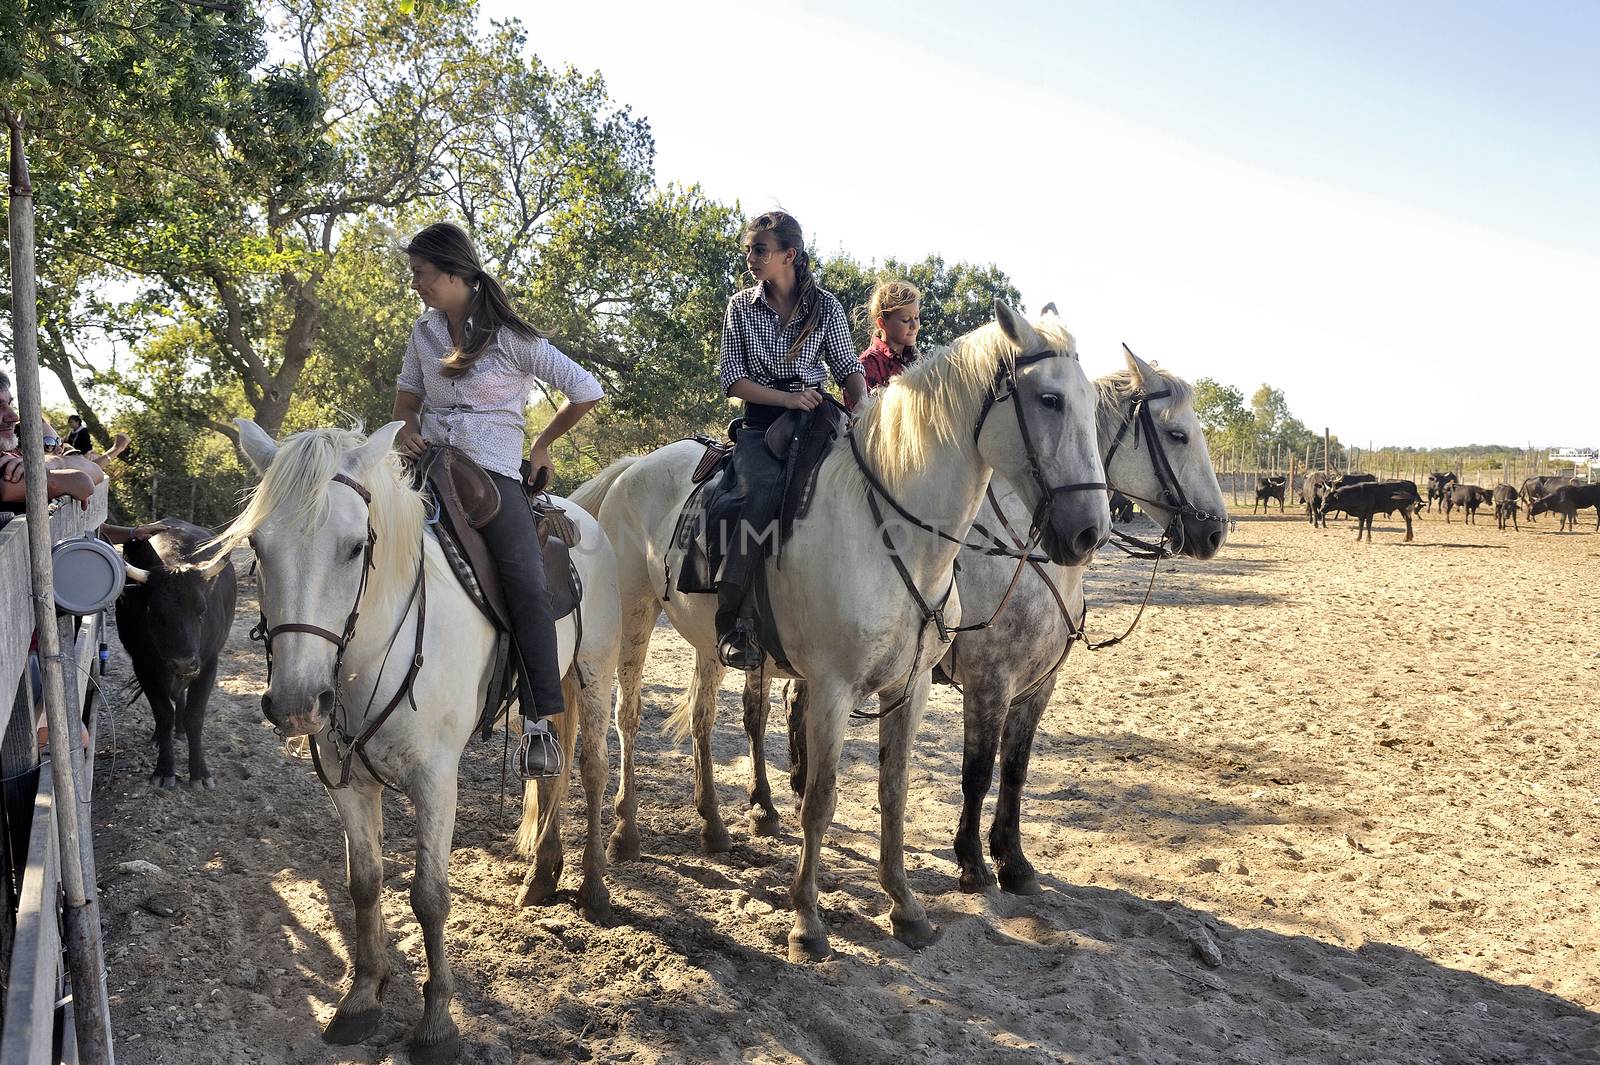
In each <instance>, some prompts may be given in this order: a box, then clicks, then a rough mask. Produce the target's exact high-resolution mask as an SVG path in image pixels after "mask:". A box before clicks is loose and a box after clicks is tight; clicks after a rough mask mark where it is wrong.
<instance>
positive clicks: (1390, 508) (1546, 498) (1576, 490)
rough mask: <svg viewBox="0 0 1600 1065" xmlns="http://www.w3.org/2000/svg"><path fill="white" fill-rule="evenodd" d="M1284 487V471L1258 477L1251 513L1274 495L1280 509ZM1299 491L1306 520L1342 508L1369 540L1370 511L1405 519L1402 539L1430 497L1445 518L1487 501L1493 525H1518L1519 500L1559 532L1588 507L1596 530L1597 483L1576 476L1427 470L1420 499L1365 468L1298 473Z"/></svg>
mask: <svg viewBox="0 0 1600 1065" xmlns="http://www.w3.org/2000/svg"><path fill="white" fill-rule="evenodd" d="M1288 490H1289V479H1288V478H1287V477H1282V476H1272V477H1258V478H1257V479H1256V502H1255V506H1254V507H1251V513H1252V514H1253V513H1255V511H1256V509H1257V508H1259V509H1260V510H1261V511H1262V512H1263V513H1264V512H1265V511H1266V509H1267V506H1268V504H1269V503H1271V501H1272V500H1274V499H1276V500H1277V501H1278V509H1279V510H1280V511H1281V510H1283V509H1284V496H1285V495H1287V493H1288ZM1299 491H1300V502H1301V504H1303V505H1304V506H1305V508H1306V519H1307V520H1308V521H1310V522H1311V524H1313V525H1325V524H1326V522H1327V518H1328V515H1329V514H1332V513H1342V514H1346V515H1348V516H1350V517H1352V518H1355V519H1356V539H1357V540H1359V539H1361V537H1362V534H1363V533H1365V534H1366V538H1367V540H1368V541H1369V542H1370V541H1371V540H1372V519H1373V516H1374V515H1376V514H1382V515H1384V516H1385V517H1388V516H1390V515H1392V514H1395V513H1398V514H1399V515H1400V516H1401V517H1402V518H1404V519H1405V523H1406V539H1407V540H1410V539H1411V538H1412V529H1411V518H1412V515H1414V514H1420V513H1422V510H1423V507H1424V505H1426V507H1427V509H1428V510H1432V509H1433V504H1434V501H1435V500H1437V501H1438V503H1439V506H1440V509H1442V510H1443V511H1444V520H1445V521H1446V522H1449V520H1450V515H1451V513H1452V512H1453V511H1454V510H1456V508H1458V507H1459V508H1461V510H1463V511H1464V512H1465V518H1464V520H1466V521H1468V522H1471V523H1474V524H1476V522H1477V520H1478V508H1479V507H1493V508H1494V519H1495V524H1496V525H1498V526H1499V527H1500V528H1501V529H1504V528H1505V527H1506V525H1507V524H1509V525H1511V527H1512V528H1514V529H1517V530H1519V531H1520V530H1521V528H1522V526H1521V525H1519V524H1518V523H1517V516H1518V513H1519V512H1520V511H1521V508H1522V506H1523V505H1524V504H1526V505H1527V508H1528V509H1527V518H1528V521H1529V522H1532V521H1533V520H1534V518H1536V517H1538V516H1539V515H1540V514H1545V513H1554V514H1557V515H1559V516H1560V518H1561V531H1563V532H1565V531H1566V529H1567V526H1569V525H1571V526H1572V527H1573V528H1577V525H1578V511H1580V510H1583V509H1586V508H1589V507H1593V508H1594V509H1595V529H1596V531H1600V484H1588V483H1586V482H1584V481H1583V480H1581V479H1579V478H1577V477H1529V478H1528V479H1527V480H1525V481H1523V482H1522V487H1521V488H1520V489H1519V488H1517V487H1516V486H1515V485H1510V484H1499V485H1496V486H1495V487H1494V488H1480V487H1478V486H1477V485H1475V484H1462V483H1461V479H1460V478H1459V477H1457V476H1456V475H1455V474H1453V473H1430V474H1429V475H1428V494H1427V496H1426V504H1424V497H1423V496H1422V495H1421V494H1420V493H1418V491H1417V484H1416V482H1415V481H1380V480H1378V479H1377V478H1376V477H1375V476H1373V475H1372V474H1370V473H1345V474H1332V473H1322V472H1316V473H1309V474H1307V475H1306V476H1305V477H1304V478H1302V479H1301V481H1300V485H1299Z"/></svg>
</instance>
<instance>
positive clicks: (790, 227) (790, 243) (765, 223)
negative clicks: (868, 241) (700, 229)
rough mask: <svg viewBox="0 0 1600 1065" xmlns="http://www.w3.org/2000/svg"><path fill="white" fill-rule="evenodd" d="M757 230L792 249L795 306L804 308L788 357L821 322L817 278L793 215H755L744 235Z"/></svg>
mask: <svg viewBox="0 0 1600 1065" xmlns="http://www.w3.org/2000/svg"><path fill="white" fill-rule="evenodd" d="M761 233H771V234H772V235H773V236H774V237H776V238H777V241H778V246H779V247H780V248H782V249H783V250H784V251H788V250H789V249H790V248H794V249H796V255H795V257H794V291H795V306H796V307H805V306H806V302H807V301H808V300H809V301H810V304H811V305H810V307H809V308H807V310H806V316H805V320H804V321H802V322H801V323H800V335H799V336H797V337H795V340H794V343H793V344H791V345H790V346H789V355H790V356H791V357H792V356H794V355H795V353H797V352H798V351H800V349H801V348H802V347H804V346H805V342H806V340H807V339H808V338H809V337H810V336H811V334H812V333H815V332H816V331H817V326H818V325H820V324H821V322H822V301H821V300H820V299H818V298H817V279H816V276H815V275H814V274H813V273H812V271H811V256H810V255H809V254H808V253H807V252H806V241H805V236H804V235H803V234H802V233H801V231H800V223H799V222H797V221H795V218H794V215H792V214H790V213H789V212H788V211H768V212H766V213H765V214H759V215H756V216H755V217H754V218H752V219H751V220H750V224H749V225H747V226H745V227H744V235H745V237H746V238H749V237H753V236H756V235H757V234H761Z"/></svg>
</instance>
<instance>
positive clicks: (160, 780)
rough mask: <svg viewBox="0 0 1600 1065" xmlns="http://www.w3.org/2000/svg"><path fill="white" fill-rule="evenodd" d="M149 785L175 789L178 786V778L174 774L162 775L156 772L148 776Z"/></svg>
mask: <svg viewBox="0 0 1600 1065" xmlns="http://www.w3.org/2000/svg"><path fill="white" fill-rule="evenodd" d="M150 783H152V784H154V785H156V786H157V787H162V788H175V787H177V786H178V777H177V775H176V774H174V773H163V772H162V771H161V770H159V769H158V770H156V771H155V772H154V773H151V774H150Z"/></svg>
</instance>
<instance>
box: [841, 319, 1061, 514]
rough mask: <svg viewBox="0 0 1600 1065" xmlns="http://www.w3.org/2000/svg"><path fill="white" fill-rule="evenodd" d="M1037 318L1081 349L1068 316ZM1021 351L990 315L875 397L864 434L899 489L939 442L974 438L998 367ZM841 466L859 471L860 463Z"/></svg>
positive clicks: (863, 411) (864, 414)
mask: <svg viewBox="0 0 1600 1065" xmlns="http://www.w3.org/2000/svg"><path fill="white" fill-rule="evenodd" d="M1032 325H1033V328H1034V329H1035V330H1036V331H1037V332H1038V333H1039V335H1040V337H1041V338H1043V339H1044V340H1045V342H1047V343H1048V344H1049V345H1050V347H1051V348H1052V349H1053V350H1055V351H1058V352H1060V353H1062V354H1064V355H1071V356H1073V357H1076V355H1077V344H1076V342H1075V341H1074V340H1073V339H1072V334H1071V333H1069V332H1067V330H1066V328H1065V327H1064V326H1062V325H1061V323H1060V319H1058V318H1055V317H1046V318H1043V319H1041V320H1040V321H1036V322H1034V323H1032ZM1016 358H1017V350H1016V346H1015V345H1014V344H1013V343H1012V342H1011V340H1010V339H1009V338H1008V337H1007V336H1006V335H1005V333H1004V332H1003V331H1002V330H1001V328H1000V326H999V324H998V323H995V322H990V323H989V324H987V325H984V326H980V327H979V328H977V329H975V330H973V331H972V332H970V333H967V334H965V335H964V336H961V337H958V338H957V339H956V342H955V343H954V344H951V345H950V346H949V347H943V348H935V349H934V350H933V351H931V352H929V353H928V354H927V355H924V356H923V357H922V358H921V359H919V360H918V361H917V362H916V363H914V364H912V365H911V367H910V368H908V369H907V370H906V372H905V373H903V374H901V375H900V376H899V377H897V378H895V387H893V388H886V389H884V390H883V391H882V392H879V393H878V394H877V395H875V396H872V397H870V398H868V399H867V400H866V402H865V403H863V404H862V406H861V407H860V419H861V420H860V426H859V428H858V429H857V430H856V434H857V435H858V436H859V437H860V439H861V447H862V451H863V452H865V454H866V456H867V461H868V462H870V463H871V465H872V468H873V469H874V471H876V472H877V474H878V476H879V477H880V478H881V479H882V480H883V482H884V484H885V485H886V486H888V487H890V488H891V489H892V488H894V487H895V486H896V485H898V484H900V483H902V482H904V480H905V479H906V478H907V477H908V476H910V475H911V474H912V473H913V472H915V471H917V470H921V469H923V468H924V467H925V466H926V465H927V462H928V455H929V453H930V452H932V451H933V450H934V449H936V448H940V447H945V446H949V445H952V444H960V443H968V442H970V439H971V436H972V432H973V428H974V426H976V424H977V421H978V412H979V410H980V409H981V408H982V407H983V397H984V396H985V395H986V394H987V393H988V390H989V386H990V384H991V383H993V381H994V375H995V371H996V370H998V369H999V368H1000V367H1001V366H1002V365H1003V364H1014V363H1015V361H1016ZM840 469H841V472H842V473H843V472H854V471H855V464H854V463H848V464H844V465H843V466H841V467H840Z"/></svg>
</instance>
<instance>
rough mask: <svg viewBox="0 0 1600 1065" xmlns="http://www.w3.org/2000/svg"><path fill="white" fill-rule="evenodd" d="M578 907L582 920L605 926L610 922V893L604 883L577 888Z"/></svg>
mask: <svg viewBox="0 0 1600 1065" xmlns="http://www.w3.org/2000/svg"><path fill="white" fill-rule="evenodd" d="M578 909H579V910H580V911H581V912H582V913H583V919H584V920H586V921H588V922H589V923H590V924H592V925H599V926H600V927H601V928H605V927H607V926H609V925H610V924H611V893H610V892H608V891H607V890H606V889H605V886H604V885H600V886H598V887H593V888H591V887H589V886H588V885H585V886H583V887H581V888H579V889H578Z"/></svg>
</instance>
